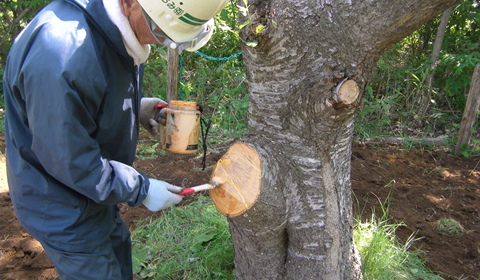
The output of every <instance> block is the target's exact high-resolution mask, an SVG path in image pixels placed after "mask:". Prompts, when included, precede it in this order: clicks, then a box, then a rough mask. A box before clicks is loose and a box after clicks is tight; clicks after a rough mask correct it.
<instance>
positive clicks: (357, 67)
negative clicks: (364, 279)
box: [229, 0, 458, 279]
mask: <svg viewBox="0 0 480 280" xmlns="http://www.w3.org/2000/svg"><path fill="white" fill-rule="evenodd" d="M456 2H458V1H457V0H437V1H414V0H402V1H395V2H392V1H387V0H377V1H348V0H347V1H323V0H322V1H312V0H310V1H309V0H302V1H294V2H292V1H286V0H272V1H250V2H248V5H249V7H248V8H249V9H248V10H249V17H250V18H251V20H252V21H251V26H252V27H253V28H245V29H244V30H243V31H244V32H243V34H242V35H243V38H244V40H245V41H258V46H257V47H256V48H248V47H244V48H243V56H244V61H245V72H246V77H247V80H248V90H249V93H250V115H249V134H248V135H247V136H246V137H244V139H243V140H244V141H246V142H247V143H249V144H250V145H251V146H253V147H254V148H255V149H256V150H257V151H258V152H259V153H260V155H261V157H262V172H263V178H262V192H261V194H260V197H259V199H258V201H257V203H256V204H255V205H254V207H253V208H252V209H250V210H249V211H247V212H246V213H245V214H244V215H241V216H239V217H235V218H229V224H230V231H231V233H232V240H233V242H234V250H235V265H236V269H235V274H236V277H237V278H238V279H349V278H351V277H352V268H353V264H354V249H353V241H352V225H353V218H352V203H351V185H350V156H351V141H352V135H353V129H354V118H355V113H356V112H357V111H358V108H359V107H360V100H361V98H362V96H363V94H364V91H365V89H366V85H367V81H368V80H369V78H370V76H371V73H372V71H373V70H374V67H375V64H376V62H377V60H378V59H379V57H380V56H381V55H382V53H384V52H385V51H386V50H387V49H388V48H389V47H391V46H392V45H393V44H395V43H397V42H398V41H400V40H401V39H402V38H404V37H405V36H407V35H408V34H410V33H412V32H413V31H414V30H416V29H417V28H418V27H420V26H421V25H423V24H424V23H426V22H427V21H429V20H430V19H432V18H433V17H435V16H436V15H438V14H439V13H441V12H443V11H444V10H445V9H447V8H448V7H450V6H452V5H453V4H455V3H456ZM259 25H262V27H263V26H264V27H265V28H264V29H263V32H261V33H260V32H257V33H256V34H255V31H258V30H261V28H260V29H258V28H257V27H259ZM252 31H253V32H252ZM345 79H349V80H352V81H355V82H356V83H357V84H358V87H359V89H360V96H359V98H357V99H356V100H355V101H354V102H353V103H347V104H345V103H342V102H340V101H341V100H340V98H339V95H338V92H337V91H336V90H335V89H336V88H337V86H338V85H339V83H341V82H342V81H344V80H345Z"/></svg>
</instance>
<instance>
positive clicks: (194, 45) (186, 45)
mask: <svg viewBox="0 0 480 280" xmlns="http://www.w3.org/2000/svg"><path fill="white" fill-rule="evenodd" d="M142 12H143V16H144V17H145V21H146V22H147V25H148V27H149V29H150V32H151V33H152V35H153V37H154V38H155V40H157V42H158V43H159V44H162V45H164V46H166V47H169V48H171V49H178V51H179V53H181V52H182V51H183V50H187V51H190V52H193V51H195V50H198V49H199V48H201V47H203V46H204V45H205V44H206V43H207V42H208V40H210V37H211V36H212V33H213V26H214V24H213V19H211V20H209V21H208V22H207V23H205V24H204V26H205V28H204V29H203V30H202V32H200V34H198V35H197V37H195V38H194V39H193V40H191V41H187V42H182V43H177V42H174V41H172V40H171V39H170V38H169V37H168V36H167V34H165V33H164V32H163V31H160V30H159V29H160V28H158V25H157V24H156V23H155V22H154V21H153V20H152V19H151V18H150V16H149V15H148V14H147V13H146V12H145V11H144V10H143V8H142ZM157 28H158V29H157Z"/></svg>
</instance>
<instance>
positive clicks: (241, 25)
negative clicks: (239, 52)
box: [238, 20, 251, 30]
mask: <svg viewBox="0 0 480 280" xmlns="http://www.w3.org/2000/svg"><path fill="white" fill-rule="evenodd" d="M250 22H251V21H249V20H247V21H246V22H244V23H242V24H240V26H239V27H238V30H242V28H244V27H245V26H247V25H249V24H250Z"/></svg>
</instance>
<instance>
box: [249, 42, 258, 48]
mask: <svg viewBox="0 0 480 280" xmlns="http://www.w3.org/2000/svg"><path fill="white" fill-rule="evenodd" d="M246 44H247V46H249V47H252V48H255V47H256V46H257V45H258V42H257V41H253V42H247V43H246Z"/></svg>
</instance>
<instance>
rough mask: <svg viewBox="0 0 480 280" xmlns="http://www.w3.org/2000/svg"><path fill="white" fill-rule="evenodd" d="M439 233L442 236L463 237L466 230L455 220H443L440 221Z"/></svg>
mask: <svg viewBox="0 0 480 280" xmlns="http://www.w3.org/2000/svg"><path fill="white" fill-rule="evenodd" d="M437 231H438V233H439V234H441V235H446V236H461V235H463V233H464V232H465V229H464V228H463V226H462V225H461V224H460V223H459V222H458V221H457V220H455V219H451V218H442V219H440V220H438V225H437Z"/></svg>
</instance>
